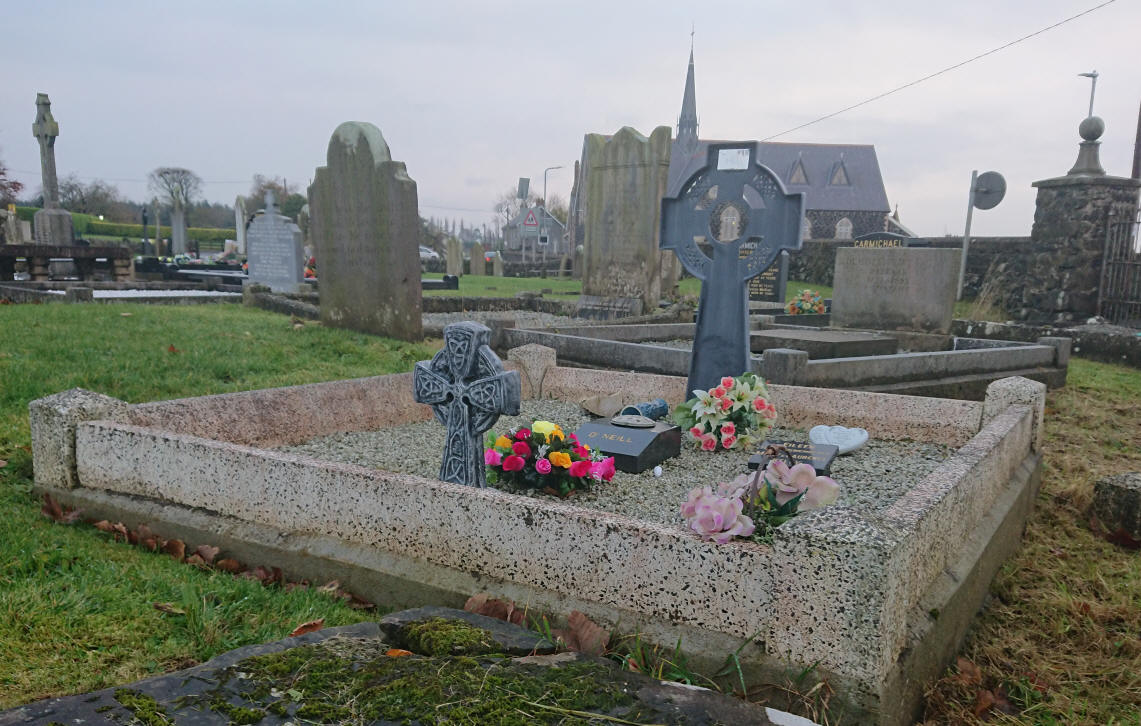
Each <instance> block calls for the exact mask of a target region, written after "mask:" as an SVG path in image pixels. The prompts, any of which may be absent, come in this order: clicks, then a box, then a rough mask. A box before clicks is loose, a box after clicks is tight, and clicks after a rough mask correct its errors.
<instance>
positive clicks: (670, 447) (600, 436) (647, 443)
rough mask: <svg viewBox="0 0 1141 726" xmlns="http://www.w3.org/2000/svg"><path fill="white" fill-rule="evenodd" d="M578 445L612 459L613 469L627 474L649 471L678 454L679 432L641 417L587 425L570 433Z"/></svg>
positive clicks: (624, 417)
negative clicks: (576, 438)
mask: <svg viewBox="0 0 1141 726" xmlns="http://www.w3.org/2000/svg"><path fill="white" fill-rule="evenodd" d="M574 433H575V436H576V437H578V440H579V442H580V443H583V444H586V445H587V446H589V447H590V448H591V449H594V450H596V451H601V452H602V453H604V454H607V455H609V456H613V457H614V468H615V469H618V470H619V471H625V472H628V473H630V474H639V473H641V472H643V471H646V470H647V469H652V468H654V467H655V466H657V465H658V464H660V463H662V462H663V461H665V460H666V459H669V458H671V457H674V456H677V455H678V454H680V453H681V429H680V428H678V427H677V426H675V425H674V424H671V423H667V422H665V421H654V420H652V419H649V418H646V417H645V416H640V415H639V416H615V417H614V418H612V419H599V420H597V421H589V422H587V423H584V424H583V425H582V426H579V427H578V429H577V430H576V431H575V432H574Z"/></svg>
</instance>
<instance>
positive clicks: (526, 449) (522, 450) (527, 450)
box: [511, 441, 531, 458]
mask: <svg viewBox="0 0 1141 726" xmlns="http://www.w3.org/2000/svg"><path fill="white" fill-rule="evenodd" d="M511 450H512V451H513V452H515V453H516V454H518V455H519V456H522V457H524V458H526V457H528V456H530V455H531V447H530V446H528V445H527V442H526V441H516V442H515V443H514V444H511Z"/></svg>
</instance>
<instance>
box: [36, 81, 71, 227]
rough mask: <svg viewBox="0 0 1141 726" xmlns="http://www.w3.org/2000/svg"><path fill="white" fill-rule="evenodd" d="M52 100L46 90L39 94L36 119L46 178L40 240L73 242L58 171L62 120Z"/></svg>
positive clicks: (39, 218)
mask: <svg viewBox="0 0 1141 726" xmlns="http://www.w3.org/2000/svg"><path fill="white" fill-rule="evenodd" d="M51 108H52V102H51V100H50V99H49V98H48V94H46V93H38V94H36V121H35V123H33V124H32V136H34V137H36V141H38V142H39V143H40V176H41V178H42V180H43V195H44V206H43V209H41V210H39V211H38V212H36V216H35V218H34V219H35V234H36V244H41V245H70V244H72V243H73V242H74V239H75V230H74V229H73V227H72V224H71V213H70V212H68V211H67V210H65V209H60V206H59V180H58V179H57V178H56V171H55V140H56V137H58V136H59V124H58V123H56V120H55V118H53V117H52V110H51Z"/></svg>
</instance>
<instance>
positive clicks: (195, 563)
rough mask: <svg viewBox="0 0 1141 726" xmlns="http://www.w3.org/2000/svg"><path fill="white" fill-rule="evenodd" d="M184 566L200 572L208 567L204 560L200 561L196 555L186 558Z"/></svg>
mask: <svg viewBox="0 0 1141 726" xmlns="http://www.w3.org/2000/svg"><path fill="white" fill-rule="evenodd" d="M186 564H188V565H190V566H191V567H197V568H198V569H200V570H205V569H208V568H209V567H210V565H208V564H207V563H206V560H204V559H202V558H201V557H200V556H199V555H198V554H197V553H195V554H193V555H190V556H189V557H187V558H186Z"/></svg>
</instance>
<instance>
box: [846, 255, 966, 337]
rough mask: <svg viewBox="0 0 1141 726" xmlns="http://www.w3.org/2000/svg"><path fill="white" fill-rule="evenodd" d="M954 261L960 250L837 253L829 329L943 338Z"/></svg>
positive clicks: (952, 304)
mask: <svg viewBox="0 0 1141 726" xmlns="http://www.w3.org/2000/svg"><path fill="white" fill-rule="evenodd" d="M959 255H960V251H959V250H950V249H934V248H922V247H903V248H900V247H896V248H880V249H866V248H860V247H841V248H839V249H837V250H836V273H835V276H834V277H835V282H834V289H833V292H832V324H833V325H835V326H836V327H840V328H870V329H873V330H887V331H891V330H918V331H921V332H927V333H946V332H947V331H948V330H950V328H951V316H952V315H951V314H952V312H953V311H954V307H955V293H956V286H957V285H958V279H959V278H958V275H959Z"/></svg>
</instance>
